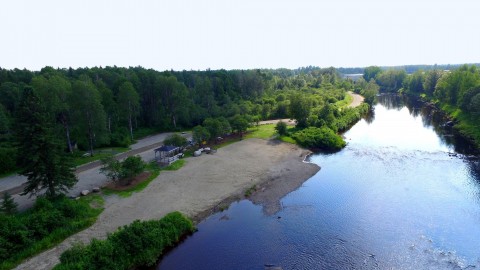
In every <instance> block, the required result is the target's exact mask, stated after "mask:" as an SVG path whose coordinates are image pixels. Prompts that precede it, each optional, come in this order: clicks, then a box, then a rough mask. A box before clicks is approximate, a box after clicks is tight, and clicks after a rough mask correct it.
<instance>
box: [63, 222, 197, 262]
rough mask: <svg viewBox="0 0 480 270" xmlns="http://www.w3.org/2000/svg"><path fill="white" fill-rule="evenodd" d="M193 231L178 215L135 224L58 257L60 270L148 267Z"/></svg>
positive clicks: (190, 224) (78, 246) (191, 225)
mask: <svg viewBox="0 0 480 270" xmlns="http://www.w3.org/2000/svg"><path fill="white" fill-rule="evenodd" d="M194 230H195V228H194V226H193V223H192V221H191V220H190V219H188V218H187V217H185V216H184V215H182V214H181V213H179V212H172V213H170V214H167V215H166V216H165V217H163V218H162V219H160V220H151V221H139V220H136V221H134V222H133V223H131V224H130V225H128V226H124V227H122V228H121V229H119V230H118V231H116V232H114V233H112V234H109V235H108V237H107V239H105V240H96V239H94V240H92V241H91V242H90V244H89V245H87V246H84V245H77V246H74V247H73V248H71V249H69V250H67V251H65V252H64V253H63V254H62V255H61V256H60V264H59V265H57V266H56V267H55V268H54V269H55V270H62V269H115V270H121V269H132V268H135V267H138V266H152V265H154V264H155V262H156V261H157V259H158V257H160V255H162V253H163V252H164V251H165V250H166V249H167V248H169V247H172V246H174V245H175V244H176V243H178V242H179V241H180V240H181V239H182V238H183V237H185V236H186V235H188V234H191V233H193V232H194Z"/></svg>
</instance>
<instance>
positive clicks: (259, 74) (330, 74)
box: [0, 67, 365, 173]
mask: <svg viewBox="0 0 480 270" xmlns="http://www.w3.org/2000/svg"><path fill="white" fill-rule="evenodd" d="M353 88H354V85H353V82H352V81H351V80H344V79H342V78H341V75H340V74H339V73H338V71H337V70H336V69H334V68H325V69H322V68H318V67H307V68H300V69H296V70H289V69H275V70H231V71H227V70H215V71H213V70H206V71H164V72H159V71H155V70H152V69H145V68H142V67H130V68H120V67H105V68H102V67H94V68H78V69H72V68H69V69H54V68H52V67H45V68H43V69H41V70H40V71H35V72H32V71H29V70H19V69H14V70H6V69H0V160H1V163H2V165H1V166H0V173H7V172H9V171H12V169H14V168H15V163H16V162H17V160H18V159H17V158H15V157H16V156H17V154H18V149H19V148H18V146H17V144H18V142H17V141H18V139H15V137H18V136H14V135H15V134H16V133H19V134H21V133H25V132H23V131H22V130H26V129H28V127H29V126H32V123H29V121H30V119H31V118H32V115H35V114H34V113H33V114H32V112H29V113H30V114H28V115H29V116H26V117H25V116H24V117H22V112H23V114H25V112H24V111H25V110H28V108H26V107H32V106H33V105H32V104H30V105H28V106H24V108H23V109H22V104H24V101H22V100H24V99H26V93H30V95H33V96H32V97H31V98H30V101H29V102H34V103H35V102H36V103H35V104H36V105H34V106H33V107H36V108H37V109H38V110H37V112H35V113H37V114H40V115H42V117H40V118H41V120H42V122H41V123H42V124H41V126H44V127H48V130H47V131H46V133H45V134H46V136H50V137H51V139H52V140H53V141H55V142H58V143H60V144H61V145H62V146H63V148H64V150H65V152H71V153H76V152H81V153H84V151H88V152H90V154H91V155H93V154H94V149H95V148H99V147H107V146H108V147H109V146H122V147H126V146H128V145H129V144H131V143H132V142H133V141H134V140H135V138H136V137H139V136H142V135H147V134H152V133H155V132H161V131H179V130H183V129H191V128H193V127H196V126H198V125H203V124H205V123H206V124H208V123H212V122H213V123H215V122H216V121H217V122H218V121H219V122H223V123H225V122H226V120H227V121H228V122H229V125H230V127H228V125H227V128H226V130H225V132H227V131H228V129H231V131H233V132H235V131H240V130H239V129H243V128H244V127H243V126H244V125H243V126H242V125H241V123H245V122H247V123H254V122H257V121H259V120H267V119H275V118H293V119H296V120H297V122H298V125H297V126H298V127H299V128H304V127H307V126H313V127H318V128H320V127H324V126H325V127H328V128H329V129H331V130H333V131H334V132H338V131H341V130H344V129H346V128H347V127H348V126H349V125H350V124H351V122H352V121H354V120H358V119H359V118H360V117H359V113H358V112H357V111H355V110H351V109H346V108H345V109H344V110H340V107H341V106H340V105H339V103H341V101H342V100H344V99H345V98H346V91H348V90H353ZM32 98H33V99H32ZM32 100H33V101H32ZM37 103H38V104H37ZM363 110H364V111H365V107H363ZM34 118H35V117H34ZM40 118H39V119H40ZM31 132H32V133H36V132H35V131H31ZM30 136H34V135H33V134H31V135H30ZM35 136H36V135H35ZM45 141H48V140H45ZM24 150H25V151H27V149H24Z"/></svg>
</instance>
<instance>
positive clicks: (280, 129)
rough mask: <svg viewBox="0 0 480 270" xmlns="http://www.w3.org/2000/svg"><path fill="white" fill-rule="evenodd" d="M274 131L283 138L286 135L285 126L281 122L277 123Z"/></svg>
mask: <svg viewBox="0 0 480 270" xmlns="http://www.w3.org/2000/svg"><path fill="white" fill-rule="evenodd" d="M275 130H276V131H277V133H278V135H280V136H283V135H287V134H288V130H287V124H286V123H285V122H283V121H279V122H278V123H277V125H276V126H275Z"/></svg>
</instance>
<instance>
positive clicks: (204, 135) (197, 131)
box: [192, 125, 210, 146]
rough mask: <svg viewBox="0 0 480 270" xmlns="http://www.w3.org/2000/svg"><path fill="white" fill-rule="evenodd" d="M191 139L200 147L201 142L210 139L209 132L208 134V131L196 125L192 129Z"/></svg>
mask: <svg viewBox="0 0 480 270" xmlns="http://www.w3.org/2000/svg"><path fill="white" fill-rule="evenodd" d="M192 137H193V140H194V141H195V142H196V143H198V145H199V146H200V145H201V144H202V142H203V141H208V140H209V139H210V132H208V129H206V128H204V127H202V126H200V125H198V126H196V127H194V128H193V129H192Z"/></svg>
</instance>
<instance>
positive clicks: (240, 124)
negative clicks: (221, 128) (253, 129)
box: [230, 114, 250, 137]
mask: <svg viewBox="0 0 480 270" xmlns="http://www.w3.org/2000/svg"><path fill="white" fill-rule="evenodd" d="M230 126H231V127H232V129H233V130H234V131H236V132H237V133H239V134H240V137H243V133H244V132H245V131H247V129H248V127H250V123H249V122H248V120H247V119H246V118H245V116H243V115H240V114H237V115H235V116H234V117H233V118H232V120H231V121H230Z"/></svg>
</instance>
